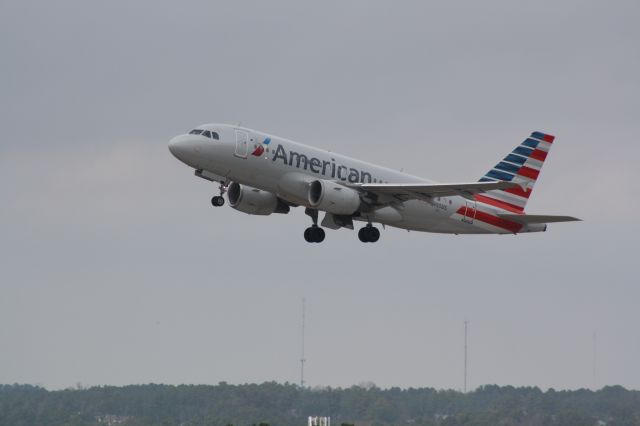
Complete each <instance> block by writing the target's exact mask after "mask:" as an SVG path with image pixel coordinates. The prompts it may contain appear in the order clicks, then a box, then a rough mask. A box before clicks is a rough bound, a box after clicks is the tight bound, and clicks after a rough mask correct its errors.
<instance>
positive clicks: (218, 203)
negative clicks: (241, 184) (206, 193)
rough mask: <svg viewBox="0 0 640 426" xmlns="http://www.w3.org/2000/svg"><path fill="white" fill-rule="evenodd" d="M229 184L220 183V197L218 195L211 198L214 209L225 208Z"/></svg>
mask: <svg viewBox="0 0 640 426" xmlns="http://www.w3.org/2000/svg"><path fill="white" fill-rule="evenodd" d="M228 185H229V184H228V183H227V182H220V187H219V189H220V195H216V196H215V197H213V198H211V204H212V205H213V207H222V206H224V194H225V193H226V192H227V186H228Z"/></svg>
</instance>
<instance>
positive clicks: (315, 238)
mask: <svg viewBox="0 0 640 426" xmlns="http://www.w3.org/2000/svg"><path fill="white" fill-rule="evenodd" d="M304 213H305V214H306V215H307V216H309V217H311V220H313V225H311V226H310V227H308V228H307V229H305V230H304V240H305V241H306V242H308V243H321V242H323V241H324V229H322V228H320V227H319V226H318V210H314V209H310V208H306V209H305V211H304Z"/></svg>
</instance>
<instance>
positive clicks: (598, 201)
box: [0, 0, 640, 389]
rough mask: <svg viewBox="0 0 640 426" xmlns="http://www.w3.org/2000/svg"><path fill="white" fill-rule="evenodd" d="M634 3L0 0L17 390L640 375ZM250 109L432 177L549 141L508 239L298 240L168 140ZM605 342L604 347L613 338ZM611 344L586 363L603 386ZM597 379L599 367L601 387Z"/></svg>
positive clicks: (282, 219) (300, 226)
mask: <svg viewBox="0 0 640 426" xmlns="http://www.w3.org/2000/svg"><path fill="white" fill-rule="evenodd" d="M639 18H640V4H639V3H638V2H637V1H615V2H599V1H585V0H575V1H562V2H558V1H546V0H545V1H536V2H514V1H510V0H504V1H494V0H487V1H482V2H471V1H470V2H426V1H415V2H411V1H406V2H391V1H388V2H374V1H348V2H345V1H335V2H332V1H323V2H314V3H313V4H311V2H299V1H290V2H280V1H279V2H275V1H268V2H267V1H255V2H246V1H228V2H212V1H201V2H196V1H191V2H189V1H185V2H160V1H151V0H141V1H108V2H107V1H102V2H97V1H84V0H83V1H80V0H78V1H56V2H48V1H23V0H20V1H17V0H15V1H14V0H5V1H3V2H2V3H0V61H1V62H0V64H1V66H0V128H1V129H2V142H1V143H0V195H1V196H2V201H1V202H0V219H1V222H0V223H1V225H0V230H1V234H0V266H1V267H0V383H13V382H19V383H32V384H40V385H43V386H46V387H48V388H52V389H56V388H64V387H67V386H73V385H75V384H76V383H77V382H81V383H83V384H85V385H100V384H114V385H123V384H131V383H148V382H156V383H173V384H178V383H209V384H215V383H218V382H219V381H227V382H229V383H245V382H262V381H265V380H276V381H279V382H285V381H289V382H298V381H299V369H300V368H299V367H300V363H299V359H300V343H301V342H300V317H301V299H302V297H306V299H307V354H306V357H307V360H308V361H307V363H306V379H307V383H308V384H309V385H310V386H327V385H330V386H350V385H352V384H357V383H360V382H364V381H372V382H374V383H376V384H377V385H378V386H381V387H388V386H401V387H408V386H414V387H417V386H431V387H436V388H454V389H459V388H461V387H462V383H463V321H464V319H465V318H468V320H469V321H470V325H469V332H470V334H469V383H470V387H472V388H473V387H476V386H478V385H481V384H490V383H497V384H501V385H507V384H510V385H516V386H518V385H535V386H540V387H542V388H548V387H553V388H556V389H557V388H571V389H573V388H580V387H591V388H593V387H594V386H597V387H600V386H603V385H607V384H621V385H623V386H625V387H629V388H635V389H638V388H640V368H639V367H638V362H637V361H638V359H640V332H639V331H638V324H640V309H638V301H639V300H640V288H639V287H640V280H639V278H638V267H637V262H638V239H639V237H640V232H639V231H640V226H639V225H638V219H637V213H638V211H640V203H639V201H638V195H639V191H638V188H637V183H638V181H639V178H640V172H639V171H638V170H639V168H638V158H639V156H640V148H639V144H638V134H640V124H639V122H640V121H639V119H640V78H639V76H640V49H639V48H638V41H639V40H640V26H638V19H639ZM207 122H223V123H238V122H242V123H243V125H245V126H247V127H251V128H255V129H259V130H262V131H265V132H269V133H272V134H276V135H279V136H283V137H286V138H289V139H294V140H297V141H300V142H303V143H307V144H312V145H316V146H319V147H323V148H327V149H331V150H334V151H337V152H341V153H344V154H346V155H351V156H355V157H358V158H360V159H363V160H366V161H370V162H373V163H378V164H382V165H385V166H389V167H393V168H397V169H400V168H404V170H405V171H407V172H409V173H412V174H415V175H419V176H424V177H427V178H431V179H434V180H439V181H474V180H477V179H478V178H479V177H480V176H482V175H483V174H484V173H485V172H486V171H487V170H488V169H490V168H491V167H492V166H493V165H494V164H496V163H497V161H498V160H499V159H501V158H502V157H503V156H504V155H505V154H506V153H507V152H509V151H510V150H511V149H513V147H514V146H515V145H517V144H518V143H520V142H521V141H522V139H523V138H524V137H526V136H527V135H528V134H529V132H531V131H533V130H540V131H544V132H548V133H551V134H554V135H556V136H557V139H556V143H554V146H553V150H552V152H551V155H550V157H549V159H548V161H547V162H546V164H545V168H544V170H543V173H542V175H541V178H540V179H539V181H538V184H537V185H536V189H535V192H534V194H533V196H532V198H531V200H530V203H529V204H528V206H527V210H528V211H529V212H530V213H546V214H568V215H575V216H578V217H580V218H583V219H584V222H581V223H569V224H555V225H551V226H550V227H549V230H548V232H546V233H540V234H531V235H526V234H525V235H520V236H517V237H514V236H453V235H436V234H426V233H418V232H411V233H408V232H406V231H402V230H398V229H392V228H391V229H390V228H387V229H386V230H384V231H383V232H382V236H381V239H380V241H379V242H378V243H377V244H367V245H363V244H362V243H360V242H359V241H358V238H357V235H356V233H355V232H352V231H349V230H340V231H331V230H329V231H327V238H326V240H325V242H324V243H323V244H312V245H310V244H307V243H306V242H305V241H304V239H303V236H302V233H303V231H304V228H305V227H307V226H308V225H309V223H310V221H309V218H308V217H306V216H305V215H304V213H303V210H301V209H293V210H292V212H291V213H290V214H289V215H273V216H270V217H254V216H249V215H245V214H243V213H240V212H236V211H235V210H233V209H231V208H229V207H228V206H227V207H225V208H223V209H213V208H212V207H211V206H210V204H209V200H210V197H211V196H212V195H214V194H215V193H216V187H215V185H213V184H211V183H209V182H207V181H204V180H201V179H198V178H196V177H194V176H193V174H192V171H191V170H190V169H189V168H188V167H187V166H185V165H183V164H182V163H180V162H179V161H177V160H176V159H175V158H173V157H172V156H171V155H170V153H169V151H168V150H167V142H168V140H169V139H170V138H171V137H173V136H174V135H176V134H179V133H182V132H184V131H187V130H189V129H191V128H193V127H194V126H196V125H198V124H201V123H207ZM594 333H595V335H596V345H595V346H596V351H595V354H594V350H593V349H594V339H593V336H594ZM594 355H595V361H596V362H595V367H596V368H595V375H594ZM594 376H595V377H594Z"/></svg>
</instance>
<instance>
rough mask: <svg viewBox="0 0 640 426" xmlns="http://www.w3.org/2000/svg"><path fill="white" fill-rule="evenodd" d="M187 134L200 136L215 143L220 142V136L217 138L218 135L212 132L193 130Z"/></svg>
mask: <svg viewBox="0 0 640 426" xmlns="http://www.w3.org/2000/svg"><path fill="white" fill-rule="evenodd" d="M189 134H190V135H202V136H204V137H207V138H211V139H215V140H217V141H218V140H220V136H218V134H217V133H216V132H214V131H212V130H203V129H193V130H192V131H190V132H189Z"/></svg>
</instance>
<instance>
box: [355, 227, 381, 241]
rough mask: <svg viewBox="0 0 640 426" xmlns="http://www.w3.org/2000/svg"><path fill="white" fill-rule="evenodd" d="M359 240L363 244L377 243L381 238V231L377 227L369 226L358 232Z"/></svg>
mask: <svg viewBox="0 0 640 426" xmlns="http://www.w3.org/2000/svg"><path fill="white" fill-rule="evenodd" d="M358 238H359V239H360V241H362V242H363V243H375V242H376V241H378V239H379V238H380V231H379V230H378V228H376V227H375V226H372V225H371V224H368V225H367V226H365V227H364V228H361V229H360V230H359V231H358Z"/></svg>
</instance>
